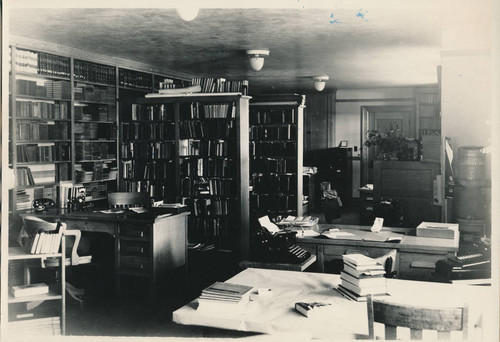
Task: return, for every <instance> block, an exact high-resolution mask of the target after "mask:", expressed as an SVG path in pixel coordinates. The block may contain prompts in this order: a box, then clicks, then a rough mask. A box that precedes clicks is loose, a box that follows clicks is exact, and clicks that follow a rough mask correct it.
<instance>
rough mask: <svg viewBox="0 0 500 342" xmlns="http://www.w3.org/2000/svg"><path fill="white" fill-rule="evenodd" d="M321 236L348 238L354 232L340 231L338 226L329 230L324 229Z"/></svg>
mask: <svg viewBox="0 0 500 342" xmlns="http://www.w3.org/2000/svg"><path fill="white" fill-rule="evenodd" d="M321 236H324V237H327V238H330V239H339V238H349V237H352V236H354V234H352V233H349V232H341V231H340V229H338V228H333V229H329V230H325V231H324V232H323V233H321Z"/></svg>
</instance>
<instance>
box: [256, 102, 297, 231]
mask: <svg viewBox="0 0 500 342" xmlns="http://www.w3.org/2000/svg"><path fill="white" fill-rule="evenodd" d="M304 101H305V97H304V96H302V95H288V96H283V95H276V96H272V95H269V96H264V97H261V98H254V99H253V100H252V103H251V104H250V173H251V185H252V187H253V191H252V194H251V199H250V208H251V215H252V222H254V221H255V222H256V220H257V218H259V217H261V216H264V215H268V216H269V217H270V218H271V219H274V218H276V217H277V216H288V215H293V216H302V214H303V192H302V185H303V177H302V165H303V156H302V150H303V109H304Z"/></svg>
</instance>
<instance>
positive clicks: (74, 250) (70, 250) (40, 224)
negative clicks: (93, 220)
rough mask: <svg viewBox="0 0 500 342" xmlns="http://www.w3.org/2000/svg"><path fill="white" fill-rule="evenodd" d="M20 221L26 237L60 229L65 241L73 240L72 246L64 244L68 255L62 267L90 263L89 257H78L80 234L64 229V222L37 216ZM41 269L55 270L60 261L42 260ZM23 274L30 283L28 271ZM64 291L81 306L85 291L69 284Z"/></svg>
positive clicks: (90, 258)
mask: <svg viewBox="0 0 500 342" xmlns="http://www.w3.org/2000/svg"><path fill="white" fill-rule="evenodd" d="M22 219H23V224H24V229H25V231H26V233H27V234H28V236H33V235H34V234H36V233H37V232H39V231H46V232H47V231H53V230H57V229H62V230H63V235H62V236H63V237H64V238H65V239H66V238H67V237H70V236H71V237H73V238H74V240H73V244H71V243H69V244H68V243H66V246H67V251H66V255H68V257H66V258H65V260H64V265H65V266H66V267H69V266H77V265H83V264H89V263H90V262H91V261H92V256H91V255H86V256H80V255H78V245H79V243H80V239H81V234H82V233H81V232H80V231H79V230H75V229H66V223H64V222H60V221H58V222H47V221H45V220H42V219H41V218H39V217H37V216H29V215H28V216H23V217H22ZM41 268H47V269H56V270H57V269H59V268H60V259H59V258H52V257H47V258H42V259H41ZM25 274H26V282H27V283H30V281H31V279H30V272H29V270H27V272H26V273H25ZM66 291H68V293H69V295H70V296H71V297H72V298H74V299H75V300H76V301H78V302H79V303H80V305H83V300H82V299H81V297H82V296H83V295H84V294H85V291H84V290H83V289H78V288H76V287H74V286H73V285H71V284H70V283H66Z"/></svg>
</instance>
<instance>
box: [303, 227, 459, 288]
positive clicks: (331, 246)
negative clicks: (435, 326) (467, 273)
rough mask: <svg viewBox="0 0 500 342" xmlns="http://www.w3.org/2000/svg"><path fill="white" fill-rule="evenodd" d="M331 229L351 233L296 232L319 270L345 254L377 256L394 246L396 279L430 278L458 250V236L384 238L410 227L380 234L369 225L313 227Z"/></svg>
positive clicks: (322, 269)
mask: <svg viewBox="0 0 500 342" xmlns="http://www.w3.org/2000/svg"><path fill="white" fill-rule="evenodd" d="M330 228H339V229H340V231H343V232H348V233H351V234H352V235H351V236H345V237H341V238H336V239H321V238H316V237H303V236H301V235H300V234H297V244H298V245H299V246H301V247H302V248H304V249H306V250H308V251H309V252H311V253H314V254H316V256H317V257H318V270H319V271H320V272H324V271H325V262H328V261H332V260H335V259H342V255H344V254H346V253H362V254H367V255H368V256H370V257H372V258H376V257H379V256H382V255H384V254H386V253H388V252H390V251H391V250H393V249H396V250H397V251H398V257H397V260H396V270H397V277H398V278H402V279H417V280H430V279H431V278H432V271H433V269H434V264H435V263H436V261H438V260H440V259H445V258H447V257H450V256H453V255H455V254H456V252H457V251H458V236H457V238H456V239H454V240H451V239H437V238H424V237H417V236H411V235H404V236H403V238H402V241H401V242H399V243H395V242H387V241H385V240H386V239H387V238H388V237H391V236H395V235H398V234H404V233H406V232H409V231H410V230H411V229H406V228H386V227H384V228H383V230H382V231H381V232H380V233H372V232H371V231H370V228H371V227H369V226H357V225H340V224H319V225H318V226H317V227H315V228H314V230H315V231H317V232H323V231H325V230H328V229H330Z"/></svg>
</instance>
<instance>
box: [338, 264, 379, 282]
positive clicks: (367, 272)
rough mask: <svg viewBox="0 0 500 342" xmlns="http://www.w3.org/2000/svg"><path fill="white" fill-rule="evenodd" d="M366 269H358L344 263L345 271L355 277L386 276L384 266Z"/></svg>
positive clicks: (366, 267) (367, 267)
mask: <svg viewBox="0 0 500 342" xmlns="http://www.w3.org/2000/svg"><path fill="white" fill-rule="evenodd" d="M363 268H364V269H357V268H355V267H353V266H351V265H349V264H346V263H344V271H345V272H347V273H349V274H350V275H352V276H354V277H357V278H359V277H361V276H383V275H385V269H384V267H383V266H382V265H380V264H377V265H374V266H365V267H363Z"/></svg>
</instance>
